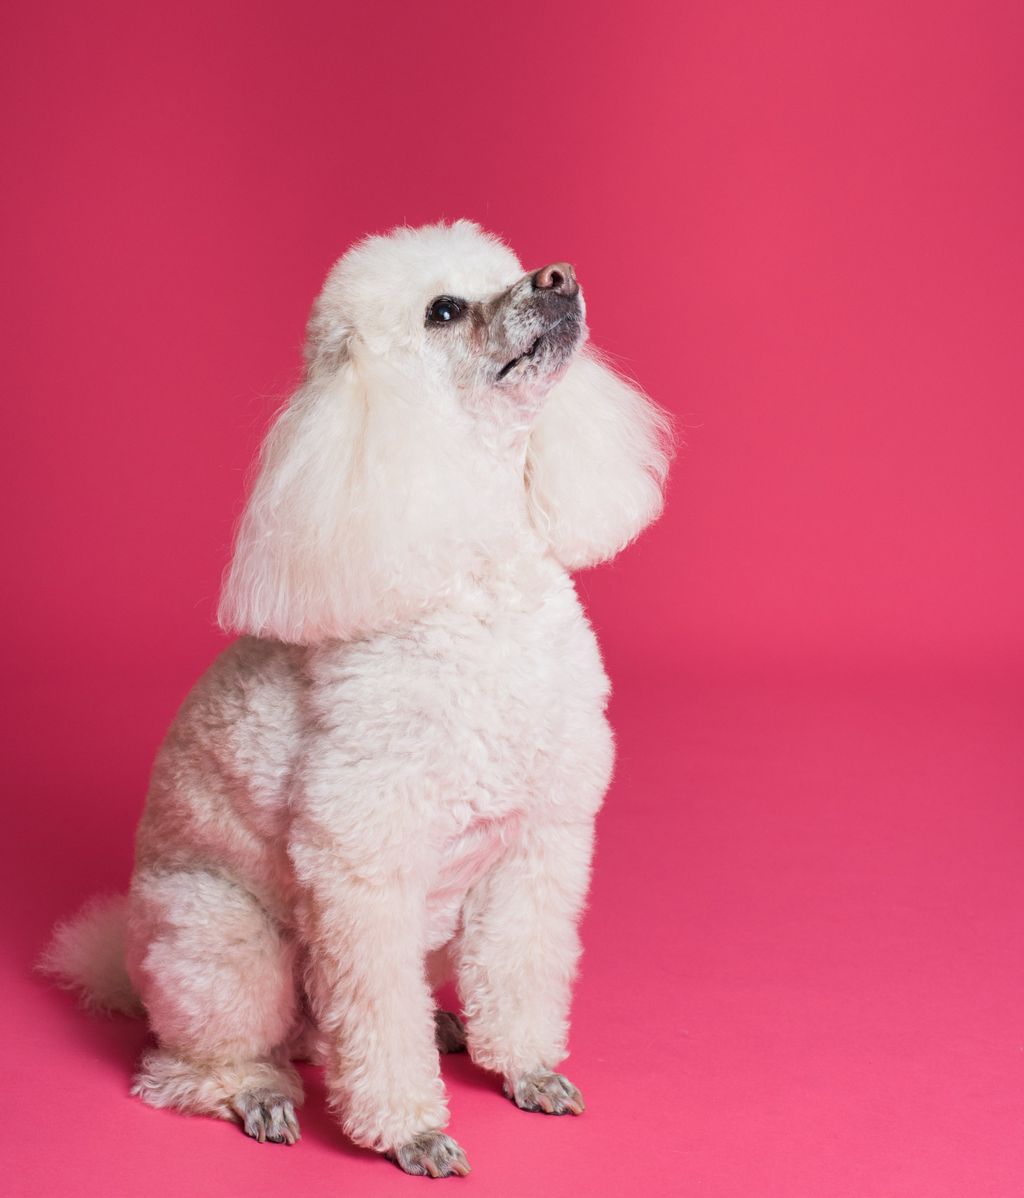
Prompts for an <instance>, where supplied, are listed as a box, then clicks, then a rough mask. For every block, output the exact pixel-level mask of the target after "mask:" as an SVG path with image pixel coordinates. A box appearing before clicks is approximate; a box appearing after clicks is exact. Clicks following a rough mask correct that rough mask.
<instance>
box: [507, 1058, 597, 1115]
mask: <svg viewBox="0 0 1024 1198" xmlns="http://www.w3.org/2000/svg"><path fill="white" fill-rule="evenodd" d="M505 1094H506V1095H507V1097H509V1098H511V1099H512V1101H513V1102H514V1103H515V1104H516V1106H517V1107H519V1109H520V1110H522V1111H543V1112H544V1114H545V1115H568V1114H573V1115H582V1114H583V1112H584V1111H585V1110H586V1107H585V1105H584V1103H583V1095H582V1094H581V1093H580V1092H579V1090H577V1089H576V1087H575V1086H574V1085H573V1084H572V1082H571V1081H569V1079H568V1078H567V1077H563V1076H562V1075H561V1074H560V1073H552V1072H551V1071H550V1070H548V1069H538V1070H536V1071H535V1072H534V1073H524V1074H523V1076H522V1077H519V1078H517V1079H516V1080H515V1081H514V1082H509V1081H506V1082H505Z"/></svg>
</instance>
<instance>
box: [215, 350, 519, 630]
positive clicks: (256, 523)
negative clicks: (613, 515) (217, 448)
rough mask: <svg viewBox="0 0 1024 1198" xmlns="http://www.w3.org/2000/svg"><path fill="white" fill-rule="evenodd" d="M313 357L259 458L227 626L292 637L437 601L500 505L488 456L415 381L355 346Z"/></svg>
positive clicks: (482, 540)
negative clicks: (471, 446) (414, 389)
mask: <svg viewBox="0 0 1024 1198" xmlns="http://www.w3.org/2000/svg"><path fill="white" fill-rule="evenodd" d="M307 357H308V359H309V373H308V375H307V378H306V380H305V382H304V383H303V384H302V386H300V387H299V389H298V390H297V391H296V392H295V394H294V395H293V396H292V398H291V399H290V400H289V401H288V403H287V404H286V405H285V407H284V408H283V409H282V410H281V412H280V413H279V414H278V416H277V418H276V419H275V421H274V423H273V425H272V427H271V429H270V432H269V434H268V436H267V439H266V441H265V443H264V446H263V449H262V451H261V453H260V459H259V468H258V473H257V475H256V479H255V482H254V484H253V487H252V491H251V494H250V497H249V501H248V504H247V506H246V509H245V512H244V514H243V516H242V521H241V524H240V526H239V530H238V536H237V540H236V543H235V551H234V556H233V559H232V562H231V565H230V567H229V569H228V572H227V575H226V577H225V581H224V587H223V590H222V593H221V600H220V606H219V609H218V613H217V615H218V621H219V623H220V625H221V627H222V628H224V629H225V630H226V631H234V632H240V633H247V634H250V635H253V636H266V637H273V638H275V639H277V640H282V641H287V642H291V643H294V644H312V643H316V642H319V641H323V640H328V639H335V638H338V639H349V638H351V637H354V636H358V635H360V634H361V633H364V632H367V631H371V630H376V629H380V628H383V627H387V626H389V625H393V624H394V623H395V622H396V621H399V620H401V619H405V618H408V617H409V616H410V615H411V614H414V613H415V612H416V611H420V610H424V609H426V608H427V607H428V606H430V604H431V603H432V602H434V601H435V600H436V599H437V598H438V596H439V595H443V594H444V592H445V590H446V588H448V587H450V586H451V585H452V582H453V578H455V576H456V575H457V574H458V572H459V571H460V570H462V571H464V570H466V569H473V568H474V563H475V561H476V557H477V556H479V554H480V552H481V546H483V545H486V544H487V543H488V542H489V541H491V540H493V538H492V536H491V535H490V533H489V530H488V528H487V521H488V520H489V519H492V518H493V513H494V511H495V504H494V502H493V501H492V500H491V496H490V495H489V488H490V487H492V486H493V485H494V484H493V483H492V482H491V481H490V479H489V477H488V473H487V470H486V466H487V463H486V461H485V460H483V459H482V458H480V455H479V454H478V455H476V457H473V455H471V454H467V452H466V448H465V443H464V440H463V439H462V438H460V429H459V426H458V423H457V422H455V423H453V422H452V421H450V420H447V421H446V420H444V419H441V418H439V417H438V416H437V414H436V413H434V414H432V413H431V410H430V405H428V404H425V403H423V402H422V400H423V396H422V395H421V394H410V390H409V388H410V382H409V380H408V379H407V378H403V377H401V376H399V375H397V374H395V373H393V372H391V371H390V370H389V368H388V366H387V364H386V363H385V362H383V361H381V360H379V359H377V358H374V357H371V356H369V355H368V353H367V352H366V351H365V349H364V350H356V349H354V348H353V347H352V346H351V345H348V344H344V343H342V344H339V345H336V346H331V347H329V351H328V352H327V353H326V354H325V353H323V352H321V353H316V354H307ZM491 473H492V474H493V471H491Z"/></svg>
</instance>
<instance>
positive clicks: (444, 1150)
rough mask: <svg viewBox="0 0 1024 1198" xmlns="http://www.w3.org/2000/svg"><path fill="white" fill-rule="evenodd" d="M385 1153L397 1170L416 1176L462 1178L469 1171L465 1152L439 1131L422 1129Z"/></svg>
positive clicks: (449, 1137)
mask: <svg viewBox="0 0 1024 1198" xmlns="http://www.w3.org/2000/svg"><path fill="white" fill-rule="evenodd" d="M388 1155H389V1156H390V1157H391V1159H392V1160H393V1161H394V1162H395V1164H396V1165H397V1166H398V1167H399V1168H400V1169H404V1170H405V1171H406V1173H412V1174H415V1175H416V1176H418V1177H465V1176H466V1174H467V1173H468V1172H469V1161H467V1160H466V1154H465V1153H464V1152H463V1151H462V1149H461V1148H460V1147H459V1146H458V1144H456V1143H455V1141H454V1140H453V1139H452V1138H451V1136H446V1135H445V1134H444V1132H441V1131H425V1132H423V1133H422V1134H421V1135H418V1136H417V1137H416V1138H415V1139H413V1140H410V1141H409V1143H408V1144H402V1145H401V1146H400V1147H398V1148H396V1149H395V1150H394V1151H393V1152H391V1153H389V1154H388Z"/></svg>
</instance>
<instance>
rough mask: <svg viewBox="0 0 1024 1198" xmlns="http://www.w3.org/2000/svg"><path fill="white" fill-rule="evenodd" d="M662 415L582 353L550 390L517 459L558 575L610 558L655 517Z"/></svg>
mask: <svg viewBox="0 0 1024 1198" xmlns="http://www.w3.org/2000/svg"><path fill="white" fill-rule="evenodd" d="M671 452H672V433H671V425H670V423H669V418H668V416H667V415H666V414H665V413H664V412H663V411H662V410H661V409H660V408H658V407H657V406H655V404H653V403H652V402H651V401H650V400H649V399H647V397H646V396H645V395H643V394H642V392H640V391H639V390H638V389H637V388H635V387H633V386H631V385H630V384H629V383H627V382H626V381H625V380H624V379H623V378H621V377H620V376H619V375H618V374H616V373H615V371H614V370H612V368H611V367H610V366H609V365H607V363H605V362H604V361H602V360H601V358H600V357H599V355H598V354H597V353H596V352H595V351H594V350H592V349H590V348H588V349H586V350H584V351H583V352H582V353H581V354H580V355H579V356H578V357H577V358H576V360H575V361H574V362H573V364H572V365H571V366H570V367H569V370H568V371H567V372H566V375H565V377H564V378H563V379H561V381H560V382H559V383H557V384H556V386H555V387H554V389H553V390H552V392H551V394H550V395H549V396H548V399H547V401H546V403H545V406H544V409H543V411H542V412H541V414H540V417H539V418H538V420H537V423H536V425H535V426H534V429H533V433H532V434H531V437H530V445H529V450H528V453H527V460H526V473H527V488H528V494H529V500H530V508H531V514H532V517H533V521H534V524H535V525H536V527H537V528H538V529H539V530H540V531H541V532H542V533H543V535H544V536H546V537H547V540H548V543H549V544H550V545H551V549H552V552H553V553H554V554H555V556H556V557H557V558H558V560H559V561H560V562H561V563H562V565H564V566H565V567H566V568H567V569H570V570H576V569H580V568H581V567H583V566H592V565H594V564H595V563H597V562H600V561H604V560H606V559H607V558H610V557H614V556H615V554H616V553H618V552H619V550H621V549H623V548H625V546H626V545H628V544H629V542H630V541H631V540H633V538H634V537H635V536H637V535H638V534H639V533H640V532H641V531H642V530H643V529H644V528H645V527H646V526H647V525H648V524H649V523H650V522H651V521H652V520H654V519H656V518H657V516H658V515H659V514H660V512H661V505H662V488H663V486H664V483H665V477H666V475H667V473H668V465H669V461H670V458H671Z"/></svg>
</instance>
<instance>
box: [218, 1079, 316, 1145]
mask: <svg viewBox="0 0 1024 1198" xmlns="http://www.w3.org/2000/svg"><path fill="white" fill-rule="evenodd" d="M231 1107H232V1109H233V1110H234V1112H235V1114H236V1115H237V1116H238V1118H239V1119H240V1120H241V1121H242V1130H243V1131H244V1132H245V1134H246V1135H247V1136H252V1138H253V1139H254V1140H259V1142H260V1143H261V1144H262V1143H264V1142H265V1141H266V1140H269V1141H270V1142H271V1143H272V1144H294V1143H295V1141H296V1140H297V1139H298V1138H299V1121H298V1119H296V1118H295V1107H294V1106H292V1103H291V1100H290V1099H288V1098H284V1097H282V1095H280V1094H274V1093H272V1092H271V1091H270V1090H243V1091H242V1092H241V1094H236V1095H235V1097H234V1098H233V1099H232V1100H231Z"/></svg>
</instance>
